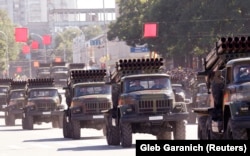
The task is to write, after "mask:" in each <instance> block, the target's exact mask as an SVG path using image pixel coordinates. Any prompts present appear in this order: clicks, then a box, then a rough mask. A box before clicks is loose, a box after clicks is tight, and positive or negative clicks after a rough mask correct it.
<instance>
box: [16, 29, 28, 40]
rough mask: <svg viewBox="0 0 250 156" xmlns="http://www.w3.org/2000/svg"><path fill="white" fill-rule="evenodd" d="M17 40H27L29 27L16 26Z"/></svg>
mask: <svg viewBox="0 0 250 156" xmlns="http://www.w3.org/2000/svg"><path fill="white" fill-rule="evenodd" d="M15 40H16V42H27V40H28V28H15Z"/></svg>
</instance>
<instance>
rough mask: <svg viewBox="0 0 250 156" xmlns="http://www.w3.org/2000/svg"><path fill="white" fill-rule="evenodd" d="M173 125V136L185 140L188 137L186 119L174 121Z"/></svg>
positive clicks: (175, 138)
mask: <svg viewBox="0 0 250 156" xmlns="http://www.w3.org/2000/svg"><path fill="white" fill-rule="evenodd" d="M172 126H173V136H174V140H185V139H186V125H185V121H183V120H180V121H174V122H172Z"/></svg>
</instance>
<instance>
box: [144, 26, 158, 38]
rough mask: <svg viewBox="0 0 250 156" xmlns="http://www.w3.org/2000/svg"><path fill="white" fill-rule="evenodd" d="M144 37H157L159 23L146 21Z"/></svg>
mask: <svg viewBox="0 0 250 156" xmlns="http://www.w3.org/2000/svg"><path fill="white" fill-rule="evenodd" d="M143 31H144V33H143V37H144V38H149V37H157V36H158V23H145V24H144V26H143Z"/></svg>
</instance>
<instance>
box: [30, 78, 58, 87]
mask: <svg viewBox="0 0 250 156" xmlns="http://www.w3.org/2000/svg"><path fill="white" fill-rule="evenodd" d="M54 86H55V84H54V78H34V79H28V82H27V87H28V88H39V87H54Z"/></svg>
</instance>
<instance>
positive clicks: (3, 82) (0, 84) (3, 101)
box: [0, 78, 13, 112]
mask: <svg viewBox="0 0 250 156" xmlns="http://www.w3.org/2000/svg"><path fill="white" fill-rule="evenodd" d="M12 80H13V79H11V78H2V79H0V111H3V112H4V111H5V110H4V109H5V107H6V106H7V94H8V91H9V88H10V83H11V81H12Z"/></svg>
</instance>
